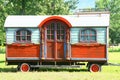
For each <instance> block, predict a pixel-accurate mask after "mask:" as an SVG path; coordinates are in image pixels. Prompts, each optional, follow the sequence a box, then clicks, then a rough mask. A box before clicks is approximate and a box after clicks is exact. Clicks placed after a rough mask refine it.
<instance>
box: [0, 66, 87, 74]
mask: <svg viewBox="0 0 120 80" xmlns="http://www.w3.org/2000/svg"><path fill="white" fill-rule="evenodd" d="M64 71H65V72H88V70H87V69H77V68H76V69H67V68H64V69H63V68H62V69H61V68H59V69H57V68H39V69H36V68H34V69H32V70H31V71H30V72H64ZM0 72H13V73H14V72H18V71H17V68H15V67H14V68H13V67H8V68H7V67H6V68H0Z"/></svg>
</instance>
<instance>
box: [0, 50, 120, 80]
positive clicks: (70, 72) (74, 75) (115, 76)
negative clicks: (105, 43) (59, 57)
mask: <svg viewBox="0 0 120 80" xmlns="http://www.w3.org/2000/svg"><path fill="white" fill-rule="evenodd" d="M4 61H5V55H4V54H0V80H56V79H57V80H120V66H102V72H98V73H90V72H88V71H87V68H86V67H82V69H59V70H57V69H45V70H44V69H43V70H40V69H39V70H37V71H33V72H27V73H23V72H16V66H5V62H4ZM109 63H119V64H120V52H110V53H109Z"/></svg>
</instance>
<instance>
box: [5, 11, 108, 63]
mask: <svg viewBox="0 0 120 80" xmlns="http://www.w3.org/2000/svg"><path fill="white" fill-rule="evenodd" d="M109 16H110V15H109V12H82V13H80V14H79V15H47V16H18V15H17V16H8V17H7V18H6V21H5V25H4V27H5V29H6V61H7V63H8V64H17V65H18V63H29V64H30V65H38V64H39V65H43V64H45V65H51V64H54V62H55V64H59V65H63V64H72V63H76V62H88V64H91V63H97V64H101V65H102V64H104V63H106V62H107V60H108V57H107V55H108V50H107V47H108V32H109Z"/></svg>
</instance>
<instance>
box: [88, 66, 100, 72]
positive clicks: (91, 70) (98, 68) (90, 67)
mask: <svg viewBox="0 0 120 80" xmlns="http://www.w3.org/2000/svg"><path fill="white" fill-rule="evenodd" d="M89 71H90V72H100V71H101V65H99V64H91V65H90V66H89Z"/></svg>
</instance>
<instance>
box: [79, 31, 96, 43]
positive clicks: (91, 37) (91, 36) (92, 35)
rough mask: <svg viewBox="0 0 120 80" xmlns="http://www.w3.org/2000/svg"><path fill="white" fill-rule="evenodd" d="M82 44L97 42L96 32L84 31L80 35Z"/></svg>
mask: <svg viewBox="0 0 120 80" xmlns="http://www.w3.org/2000/svg"><path fill="white" fill-rule="evenodd" d="M80 41H81V42H96V31H95V30H93V29H84V30H82V31H81V34H80Z"/></svg>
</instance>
